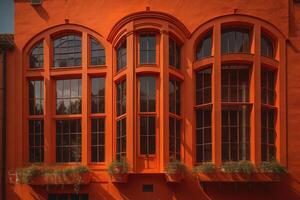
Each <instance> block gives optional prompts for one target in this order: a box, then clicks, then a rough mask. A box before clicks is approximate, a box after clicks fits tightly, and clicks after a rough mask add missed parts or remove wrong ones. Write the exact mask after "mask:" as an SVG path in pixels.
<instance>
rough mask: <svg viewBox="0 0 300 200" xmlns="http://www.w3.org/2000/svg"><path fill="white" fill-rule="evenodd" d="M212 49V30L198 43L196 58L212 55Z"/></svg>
mask: <svg viewBox="0 0 300 200" xmlns="http://www.w3.org/2000/svg"><path fill="white" fill-rule="evenodd" d="M211 51H212V31H209V32H208V33H206V34H205V35H204V36H203V37H202V38H201V40H200V41H199V42H198V44H197V48H196V59H197V60H200V59H201V58H205V57H209V56H211Z"/></svg>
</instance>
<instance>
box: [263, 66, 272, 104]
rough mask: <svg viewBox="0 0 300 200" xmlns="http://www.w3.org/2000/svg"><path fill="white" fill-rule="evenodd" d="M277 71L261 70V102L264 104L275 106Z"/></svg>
mask: <svg viewBox="0 0 300 200" xmlns="http://www.w3.org/2000/svg"><path fill="white" fill-rule="evenodd" d="M275 80H276V74H275V71H272V70H267V69H262V70H261V102H262V103H263V104H269V105H274V104H275V95H276V91H275Z"/></svg>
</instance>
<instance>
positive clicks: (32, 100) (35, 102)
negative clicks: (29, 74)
mask: <svg viewBox="0 0 300 200" xmlns="http://www.w3.org/2000/svg"><path fill="white" fill-rule="evenodd" d="M43 113H44V81H42V80H32V81H29V115H43Z"/></svg>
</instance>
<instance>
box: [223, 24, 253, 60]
mask: <svg viewBox="0 0 300 200" xmlns="http://www.w3.org/2000/svg"><path fill="white" fill-rule="evenodd" d="M221 40H222V41H221V49H222V54H228V53H250V30H249V29H247V28H233V29H232V28H231V29H223V30H222V36H221Z"/></svg>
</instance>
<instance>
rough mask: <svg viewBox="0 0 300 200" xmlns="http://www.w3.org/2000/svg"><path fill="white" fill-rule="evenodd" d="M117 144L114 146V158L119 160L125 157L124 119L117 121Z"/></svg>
mask: <svg viewBox="0 0 300 200" xmlns="http://www.w3.org/2000/svg"><path fill="white" fill-rule="evenodd" d="M116 140H117V144H116V158H117V160H120V159H121V158H124V157H126V118H122V119H120V120H118V121H117V137H116Z"/></svg>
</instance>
